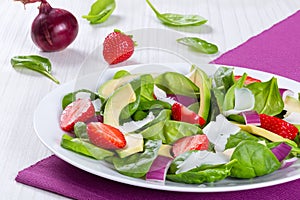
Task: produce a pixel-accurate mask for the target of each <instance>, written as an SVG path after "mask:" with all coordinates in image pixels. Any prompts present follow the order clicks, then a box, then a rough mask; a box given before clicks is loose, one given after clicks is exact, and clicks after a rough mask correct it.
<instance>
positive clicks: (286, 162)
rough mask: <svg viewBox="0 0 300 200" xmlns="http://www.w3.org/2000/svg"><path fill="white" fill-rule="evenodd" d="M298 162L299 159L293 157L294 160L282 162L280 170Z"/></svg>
mask: <svg viewBox="0 0 300 200" xmlns="http://www.w3.org/2000/svg"><path fill="white" fill-rule="evenodd" d="M297 160H298V158H297V157H293V158H290V159H286V160H284V161H282V164H281V167H280V169H285V168H287V167H289V166H291V165H293V164H294V163H295V162H296V161H297Z"/></svg>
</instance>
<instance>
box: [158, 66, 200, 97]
mask: <svg viewBox="0 0 300 200" xmlns="http://www.w3.org/2000/svg"><path fill="white" fill-rule="evenodd" d="M155 85H156V86H157V87H159V88H160V89H162V90H164V91H165V92H166V93H167V94H178V95H185V96H189V97H193V98H198V97H199V88H198V87H197V86H196V85H195V84H194V83H193V82H192V81H191V80H190V79H189V78H187V77H186V76H184V75H182V74H180V73H177V72H165V73H163V74H160V75H159V76H157V77H156V78H155Z"/></svg>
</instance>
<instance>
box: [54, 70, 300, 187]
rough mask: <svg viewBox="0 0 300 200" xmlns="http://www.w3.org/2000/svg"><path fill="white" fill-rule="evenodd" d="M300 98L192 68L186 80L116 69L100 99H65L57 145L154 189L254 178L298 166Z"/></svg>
mask: <svg viewBox="0 0 300 200" xmlns="http://www.w3.org/2000/svg"><path fill="white" fill-rule="evenodd" d="M82 94H87V95H82ZM296 95H297V94H296V93H295V91H291V90H289V89H288V88H280V87H279V86H278V82H277V78H276V77H272V78H270V79H269V80H267V81H262V80H259V79H258V78H257V77H251V76H249V75H247V74H246V73H244V74H235V71H234V68H230V67H219V68H218V69H217V70H216V71H215V72H214V74H213V75H211V76H209V75H208V74H206V73H205V72H204V71H203V70H202V69H201V68H199V67H198V66H195V65H192V66H191V68H190V72H189V73H187V74H183V73H180V72H175V71H166V72H162V73H132V72H130V71H129V70H128V71H127V70H124V69H121V70H119V71H117V72H115V73H114V75H113V76H112V77H110V79H109V80H107V81H105V82H104V83H102V84H101V85H100V86H99V87H98V90H97V91H90V90H87V89H84V88H83V89H80V90H77V91H72V92H70V93H68V94H66V95H65V96H64V97H63V99H62V110H63V111H62V113H61V115H60V121H59V124H60V127H61V129H62V130H63V131H64V132H65V133H64V134H62V138H61V143H60V145H61V147H63V148H65V149H68V150H70V151H73V152H75V153H78V154H81V155H82V156H87V157H90V158H91V159H96V160H104V161H106V162H107V163H109V164H110V165H111V166H112V167H113V168H114V169H115V170H116V171H118V172H119V173H120V174H123V175H126V176H129V177H134V178H140V179H145V180H146V181H151V182H158V183H164V182H165V180H170V181H173V182H180V183H187V184H201V183H210V182H216V181H220V180H223V179H225V178H233V179H251V178H255V177H258V176H264V175H267V174H270V173H273V172H275V171H277V170H280V169H282V168H286V167H289V166H291V165H293V163H294V162H296V161H297V157H298V155H299V154H300V148H299V128H300V99H299V97H295V96H296ZM298 96H300V95H299V94H298Z"/></svg>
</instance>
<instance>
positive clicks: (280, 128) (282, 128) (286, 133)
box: [259, 114, 298, 140]
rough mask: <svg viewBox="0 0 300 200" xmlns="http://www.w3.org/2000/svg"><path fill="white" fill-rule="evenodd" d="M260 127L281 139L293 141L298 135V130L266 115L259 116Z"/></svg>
mask: <svg viewBox="0 0 300 200" xmlns="http://www.w3.org/2000/svg"><path fill="white" fill-rule="evenodd" d="M259 118H260V122H261V127H262V128H264V129H266V130H268V131H271V132H273V133H276V134H278V135H280V136H281V137H284V138H287V139H290V140H294V139H295V137H296V136H297V134H298V129H297V128H296V127H295V126H294V125H293V124H290V123H288V122H286V121H284V120H282V119H280V118H278V117H273V116H269V115H266V114H260V115H259Z"/></svg>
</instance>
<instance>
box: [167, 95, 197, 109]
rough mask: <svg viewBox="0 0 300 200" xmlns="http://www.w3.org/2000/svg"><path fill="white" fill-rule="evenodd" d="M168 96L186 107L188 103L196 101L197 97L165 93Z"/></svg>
mask: <svg viewBox="0 0 300 200" xmlns="http://www.w3.org/2000/svg"><path fill="white" fill-rule="evenodd" d="M167 97H168V98H171V99H173V100H175V101H177V102H178V103H181V104H182V105H184V106H186V107H188V106H189V105H191V104H193V103H196V102H198V99H197V98H196V97H195V98H193V97H188V96H184V95H179V94H167Z"/></svg>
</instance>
